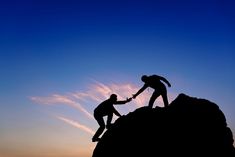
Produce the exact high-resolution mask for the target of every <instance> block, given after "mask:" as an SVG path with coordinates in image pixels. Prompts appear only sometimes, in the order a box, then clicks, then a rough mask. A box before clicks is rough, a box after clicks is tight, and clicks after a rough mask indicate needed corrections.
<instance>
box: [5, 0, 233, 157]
mask: <svg viewBox="0 0 235 157" xmlns="http://www.w3.org/2000/svg"><path fill="white" fill-rule="evenodd" d="M234 6H235V4H234V2H233V1H229V0H225V1H224V0H223V1H222V0H211V1H210V0H204V1H201V0H187V1H183V0H180V1H170V0H157V1H148V0H145V1H129V0H126V1H120V0H119V1H92V0H86V1H85V0H84V1H80V0H79V1H62V0H60V1H50V0H49V1H37V0H34V1H30V0H28V1H26V0H23V1H12V0H10V1H7V2H0V19H1V25H0V34H1V35H0V41H1V42H0V55H1V56H0V73H1V77H0V86H1V90H0V106H1V111H0V124H1V126H0V130H1V133H0V138H1V139H2V140H0V155H1V156H3V157H20V156H24V157H32V156H35V157H37V156H42V155H43V156H44V157H47V156H53V155H54V156H57V157H59V156H58V154H60V156H61V157H65V156H66V157H68V156H69V157H74V156H83V157H88V156H90V154H91V152H92V150H93V148H94V146H95V144H94V143H92V142H91V140H90V138H91V136H92V131H95V130H96V129H97V127H98V125H97V124H96V122H95V120H94V119H89V116H87V115H88V114H85V111H87V112H88V113H90V114H92V112H93V109H94V108H95V107H96V106H97V105H98V103H99V102H100V101H102V100H104V99H105V98H106V97H107V96H108V95H109V94H110V93H111V92H116V93H117V94H119V98H120V99H122V98H123V99H125V98H126V97H129V96H131V94H132V93H133V92H135V90H138V88H139V87H141V86H142V82H141V80H140V77H141V75H143V74H147V75H150V74H159V75H162V76H165V77H166V78H167V79H168V80H169V81H170V82H171V84H172V87H171V88H168V91H169V97H170V100H173V99H174V98H175V97H176V96H177V95H178V94H179V93H185V94H188V95H190V96H193V97H200V98H205V99H208V100H211V101H213V102H215V103H217V104H218V105H219V107H220V108H221V110H222V111H223V112H224V113H225V116H226V118H227V122H228V125H229V126H230V127H231V129H232V131H233V133H234V132H235V116H234V115H235V113H234V111H235V107H234V104H235V98H234V96H233V93H234V90H235V84H234V83H233V81H234V80H235V71H234V67H235V63H234V59H235V53H234V52H235V46H234V45H235V44H234V43H235V30H234V28H235V11H234ZM149 94H151V89H150V90H149V91H146V92H145V93H143V95H142V97H140V98H139V99H138V100H135V101H133V102H131V103H130V104H128V105H126V106H123V107H118V109H119V110H120V112H121V113H123V114H127V113H128V112H129V111H133V110H134V109H135V108H137V107H139V106H141V105H145V104H146V103H147V101H148V96H149ZM158 103H159V104H160V105H161V100H160V98H159V100H158V101H157V102H156V103H155V105H158ZM81 124H82V125H81ZM89 129H90V130H89ZM25 139H27V140H25ZM45 139H48V140H47V141H49V142H46V141H45ZM68 145H70V147H67V146H68ZM28 147H30V148H31V149H30V150H31V151H27V149H25V148H28ZM39 148H40V150H42V151H39ZM56 153H57V154H56Z"/></svg>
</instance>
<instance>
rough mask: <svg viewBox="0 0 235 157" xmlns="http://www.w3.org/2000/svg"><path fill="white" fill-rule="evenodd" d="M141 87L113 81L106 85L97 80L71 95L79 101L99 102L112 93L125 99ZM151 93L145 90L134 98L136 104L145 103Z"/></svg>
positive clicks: (120, 98) (141, 104)
mask: <svg viewBox="0 0 235 157" xmlns="http://www.w3.org/2000/svg"><path fill="white" fill-rule="evenodd" d="M139 88H140V87H137V86H135V85H134V84H130V83H126V84H115V83H112V84H108V85H105V84H103V83H101V82H98V81H95V83H94V84H91V85H90V86H89V89H88V90H87V91H85V92H75V93H71V96H73V97H74V98H75V99H78V100H79V101H87V100H93V101H95V102H96V103H99V102H102V101H104V100H105V99H107V98H109V96H110V95H111V94H112V93H115V94H117V95H118V99H119V100H124V99H126V98H127V97H132V94H135V93H136V92H137V91H138V90H139ZM149 94H150V93H149V92H143V93H142V94H141V95H139V96H138V97H137V98H136V99H133V102H134V104H136V105H137V106H138V107H140V106H143V105H145V104H146V103H147V101H148V99H149V96H150V95H149Z"/></svg>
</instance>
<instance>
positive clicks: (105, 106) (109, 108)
mask: <svg viewBox="0 0 235 157" xmlns="http://www.w3.org/2000/svg"><path fill="white" fill-rule="evenodd" d="M94 112H95V113H96V114H99V115H102V116H105V115H108V114H109V113H111V112H113V102H112V100H111V99H107V100H105V101H103V102H102V103H100V104H99V105H98V106H97V107H96V108H95V110H94Z"/></svg>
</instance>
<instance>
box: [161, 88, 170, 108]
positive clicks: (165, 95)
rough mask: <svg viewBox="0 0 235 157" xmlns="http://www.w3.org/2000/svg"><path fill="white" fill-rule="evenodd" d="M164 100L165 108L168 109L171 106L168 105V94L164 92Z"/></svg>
mask: <svg viewBox="0 0 235 157" xmlns="http://www.w3.org/2000/svg"><path fill="white" fill-rule="evenodd" d="M162 99H163V102H164V106H165V107H167V106H168V105H169V103H168V98H167V93H166V92H164V93H163V94H162Z"/></svg>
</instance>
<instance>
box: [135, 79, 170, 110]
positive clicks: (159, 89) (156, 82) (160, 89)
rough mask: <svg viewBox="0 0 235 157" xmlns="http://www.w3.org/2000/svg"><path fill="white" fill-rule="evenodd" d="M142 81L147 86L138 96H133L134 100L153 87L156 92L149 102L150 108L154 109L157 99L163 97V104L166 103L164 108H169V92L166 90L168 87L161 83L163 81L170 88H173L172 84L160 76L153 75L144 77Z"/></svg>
mask: <svg viewBox="0 0 235 157" xmlns="http://www.w3.org/2000/svg"><path fill="white" fill-rule="evenodd" d="M141 80H142V81H143V82H144V83H145V84H144V85H143V87H142V88H141V89H140V90H139V91H138V92H137V93H136V94H134V95H133V98H136V97H137V96H138V95H139V94H140V93H142V92H143V91H144V90H145V89H146V88H148V87H151V88H153V89H154V92H153V94H152V96H151V98H150V100H149V104H148V106H149V107H151V108H152V107H153V104H154V101H155V100H156V99H157V97H159V96H160V95H161V96H162V99H163V102H164V106H165V107H167V106H168V98H167V90H166V86H165V85H164V84H163V83H162V82H161V81H163V82H165V83H166V84H167V85H168V87H171V84H170V83H169V82H168V81H167V79H165V78H164V77H162V76H158V75H151V76H146V75H143V76H142V77H141Z"/></svg>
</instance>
